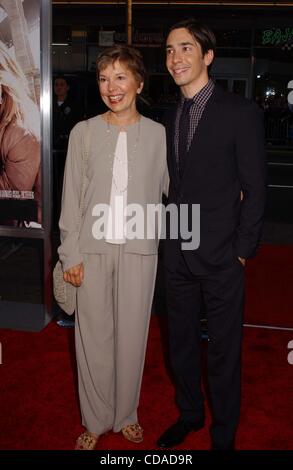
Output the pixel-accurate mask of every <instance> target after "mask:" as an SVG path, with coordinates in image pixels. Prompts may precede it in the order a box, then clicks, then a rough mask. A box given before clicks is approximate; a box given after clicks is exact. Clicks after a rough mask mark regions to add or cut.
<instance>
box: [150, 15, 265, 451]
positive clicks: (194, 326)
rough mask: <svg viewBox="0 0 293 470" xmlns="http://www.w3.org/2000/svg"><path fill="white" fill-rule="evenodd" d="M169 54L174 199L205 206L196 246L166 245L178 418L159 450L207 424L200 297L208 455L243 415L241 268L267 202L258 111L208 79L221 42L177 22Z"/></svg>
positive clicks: (192, 24) (229, 438) (230, 436)
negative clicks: (208, 410) (175, 95)
mask: <svg viewBox="0 0 293 470" xmlns="http://www.w3.org/2000/svg"><path fill="white" fill-rule="evenodd" d="M166 51H167V60H166V64H167V68H168V71H169V72H170V74H171V75H172V77H173V79H174V80H175V82H176V84H177V85H178V86H179V87H180V91H181V98H180V100H179V103H178V105H177V106H176V108H175V109H174V110H171V112H170V114H169V116H168V117H167V122H166V131H167V145H168V167H169V174H170V188H169V200H168V202H169V203H172V204H176V205H177V206H178V208H179V207H180V205H181V204H187V206H188V208H189V209H191V205H192V204H200V245H199V247H198V249H196V250H194V249H193V250H188V249H187V250H186V249H182V240H180V238H179V239H167V240H166V241H165V266H166V277H167V303H168V321H169V335H170V337H169V340H170V360H171V365H172V368H173V372H174V378H175V388H176V402H177V405H178V407H179V411H180V416H179V419H178V421H177V422H176V423H175V424H173V425H172V426H171V427H170V428H169V429H167V431H165V432H164V434H163V435H162V436H161V437H160V439H159V440H158V445H159V446H160V447H163V448H167V447H173V446H175V445H177V444H180V443H181V442H182V441H183V440H184V438H185V437H186V436H187V434H188V433H190V432H191V431H197V430H199V429H201V428H202V427H203V426H204V397H203V393H202V391H201V372H200V369H201V367H200V363H201V360H200V339H201V329H200V301H201V296H203V299H204V302H205V306H206V310H207V319H208V335H209V343H208V379H209V388H210V398H211V405H212V414H213V418H212V419H213V421H212V427H211V437H212V449H234V440H235V434H236V429H237V425H238V419H239V412H240V356H241V339H242V314H243V298H244V266H245V263H246V259H247V258H250V257H252V256H253V255H254V254H255V252H256V248H257V246H258V243H259V239H260V232H261V225H262V218H263V213H264V207H265V199H266V198H265V194H266V161H265V151H264V136H263V123H262V112H261V111H260V110H259V108H258V107H257V106H256V105H255V104H253V103H251V102H250V101H248V100H246V99H244V98H242V97H239V96H237V95H234V94H232V93H227V92H224V91H223V90H221V89H220V88H219V87H218V86H217V85H215V84H214V83H213V81H212V80H211V79H209V75H208V69H209V66H210V65H211V63H212V61H213V58H214V51H215V37H214V34H213V33H212V32H211V31H210V30H209V28H208V27H207V26H205V25H203V24H201V23H199V22H198V21H196V20H193V19H191V20H186V21H183V22H180V23H177V24H175V25H174V26H173V27H172V28H171V29H170V31H169V34H168V37H167V44H166ZM189 213H191V210H190V211H189ZM179 222H180V223H181V222H182V218H181V219H179ZM185 222H186V221H185ZM189 222H190V221H189ZM198 229H199V227H198ZM184 248H185V247H184Z"/></svg>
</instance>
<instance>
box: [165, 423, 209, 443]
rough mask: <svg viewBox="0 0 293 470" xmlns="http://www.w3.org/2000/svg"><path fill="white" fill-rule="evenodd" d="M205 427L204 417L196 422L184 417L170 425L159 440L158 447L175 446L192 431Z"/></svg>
mask: <svg viewBox="0 0 293 470" xmlns="http://www.w3.org/2000/svg"><path fill="white" fill-rule="evenodd" d="M203 427H204V419H202V420H200V421H197V422H196V423H186V422H185V421H183V420H182V419H178V421H177V422H176V423H175V424H173V425H172V426H170V428H168V429H167V430H166V431H165V432H164V433H163V434H162V435H161V437H160V438H159V440H158V441H157V445H158V447H162V448H164V449H166V448H168V447H174V446H177V445H178V444H181V442H183V441H184V439H185V438H186V436H187V435H188V434H189V433H190V432H192V431H199V430H200V429H202V428H203Z"/></svg>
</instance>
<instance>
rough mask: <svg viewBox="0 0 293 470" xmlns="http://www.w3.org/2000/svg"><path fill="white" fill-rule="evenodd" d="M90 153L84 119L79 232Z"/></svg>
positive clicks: (88, 129)
mask: <svg viewBox="0 0 293 470" xmlns="http://www.w3.org/2000/svg"><path fill="white" fill-rule="evenodd" d="M89 153H90V123H89V121H86V129H85V137H84V145H83V156H82V183H81V192H80V200H79V212H78V219H77V232H78V234H79V232H80V229H81V219H82V214H83V211H84V196H85V191H86V169H87V162H88V159H89Z"/></svg>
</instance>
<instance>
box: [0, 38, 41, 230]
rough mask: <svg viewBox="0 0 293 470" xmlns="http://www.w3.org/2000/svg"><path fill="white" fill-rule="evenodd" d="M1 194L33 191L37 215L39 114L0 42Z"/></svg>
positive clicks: (38, 196)
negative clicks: (11, 191)
mask: <svg viewBox="0 0 293 470" xmlns="http://www.w3.org/2000/svg"><path fill="white" fill-rule="evenodd" d="M0 150H1V156H0V197H1V194H2V193H1V191H4V192H5V191H7V190H8V191H9V190H17V191H34V192H35V199H36V200H37V201H38V203H39V217H38V218H39V221H40V219H41V214H40V171H39V170H40V115H39V109H38V106H37V105H36V104H35V103H34V102H33V100H32V99H31V98H30V96H29V91H28V86H27V81H26V78H25V76H24V74H23V72H22V70H21V68H20V66H19V65H18V63H17V62H16V60H15V59H14V58H13V57H11V55H10V54H9V51H8V49H7V47H6V46H5V45H4V44H3V43H2V42H1V41H0Z"/></svg>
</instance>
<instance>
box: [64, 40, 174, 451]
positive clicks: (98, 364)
mask: <svg viewBox="0 0 293 470" xmlns="http://www.w3.org/2000/svg"><path fill="white" fill-rule="evenodd" d="M97 79H98V85H99V90H100V94H101V97H102V99H103V101H104V103H105V104H106V106H107V108H108V110H107V111H106V112H105V113H104V114H100V115H98V116H96V117H94V118H91V119H89V120H88V121H83V122H80V123H78V124H77V125H76V126H75V127H74V129H73V130H72V132H71V134H70V139H69V147H68V154H67V159H66V165H65V175H64V186H63V196H62V210H61V217H60V222H59V226H60V233H61V246H60V247H59V249H58V252H59V257H60V261H61V263H62V265H63V270H64V280H65V281H66V282H71V283H72V284H73V285H75V286H77V287H78V289H77V291H78V292H77V309H76V313H75V316H76V318H75V342H76V358H77V369H78V384H79V399H80V408H81V415H82V424H83V425H84V427H85V428H86V430H85V431H84V432H83V433H82V434H81V435H80V436H79V437H78V439H77V441H76V446H75V449H76V450H93V449H94V448H95V447H96V444H97V441H98V438H99V436H100V435H101V434H104V433H106V432H107V431H109V430H113V431H114V432H121V433H122V435H123V436H124V438H125V439H128V440H129V441H131V442H134V443H139V442H141V441H142V440H143V429H142V427H141V426H140V424H139V422H138V417H137V407H138V404H139V396H140V387H141V379H142V373H143V365H144V359H145V350H146V342H147V336H148V328H149V320H150V313H151V306H152V299H153V292H154V285H155V278H156V268H157V248H158V235H156V236H155V237H153V238H147V237H146V236H144V237H142V238H136V237H135V238H132V237H128V233H127V230H126V225H125V223H126V222H125V219H124V216H123V219H122V221H121V213H122V214H125V210H126V209H127V206H128V205H131V204H134V203H136V204H139V205H140V207H142V208H143V210H146V208H147V205H148V204H158V203H160V202H161V197H162V193H163V191H165V192H167V186H168V172H167V162H166V141H165V130H164V127H163V126H162V125H161V124H158V123H156V122H154V121H152V120H150V119H148V118H146V117H144V116H142V115H141V114H139V112H138V111H137V107H136V100H137V96H138V95H139V94H140V93H141V91H142V89H143V85H144V80H145V69H144V64H143V61H142V57H141V54H140V52H139V51H138V50H136V49H135V48H132V47H128V46H114V47H113V48H110V49H107V50H105V51H104V52H102V53H101V54H100V56H99V57H98V59H97ZM88 128H89V136H90V146H89V159H88V162H87V168H86V182H87V183H86V192H85V200H84V205H85V208H84V211H83V215H82V221H81V228H80V232H79V234H78V233H77V228H76V227H77V220H78V217H79V216H78V214H79V197H80V194H81V185H82V181H81V179H82V177H81V175H82V173H83V166H82V165H83V162H82V152H83V148H84V145H85V140H86V135H87V129H88ZM97 204H103V205H107V207H109V213H110V214H112V217H109V218H108V219H107V222H105V224H103V230H102V226H101V227H100V228H99V229H96V230H97V234H96V235H95V236H94V235H93V232H94V226H95V224H94V222H95V219H94V218H93V211H95V210H96V209H95V207H96V205H97ZM119 208H120V210H119ZM121 208H122V210H121ZM105 226H106V227H105ZM144 233H145V232H144Z"/></svg>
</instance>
